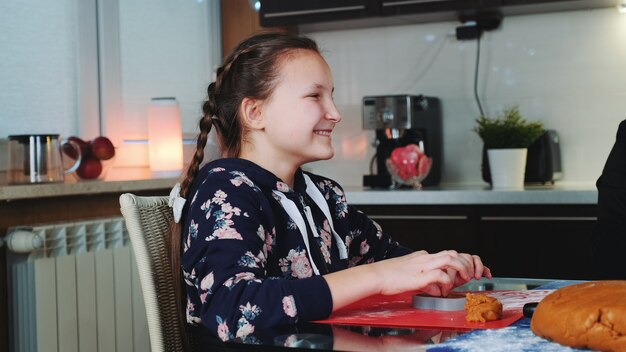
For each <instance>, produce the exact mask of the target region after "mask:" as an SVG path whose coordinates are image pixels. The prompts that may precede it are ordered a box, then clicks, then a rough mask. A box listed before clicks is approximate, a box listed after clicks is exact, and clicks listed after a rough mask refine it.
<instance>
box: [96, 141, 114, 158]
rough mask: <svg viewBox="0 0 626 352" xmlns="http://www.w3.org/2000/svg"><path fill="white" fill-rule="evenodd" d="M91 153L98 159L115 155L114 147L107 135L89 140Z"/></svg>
mask: <svg viewBox="0 0 626 352" xmlns="http://www.w3.org/2000/svg"><path fill="white" fill-rule="evenodd" d="M91 154H92V155H93V156H94V157H96V158H98V159H100V160H109V159H111V158H112V157H113V156H115V147H113V143H112V142H111V140H110V139H108V138H107V137H104V136H100V137H96V138H95V139H94V140H93V141H91Z"/></svg>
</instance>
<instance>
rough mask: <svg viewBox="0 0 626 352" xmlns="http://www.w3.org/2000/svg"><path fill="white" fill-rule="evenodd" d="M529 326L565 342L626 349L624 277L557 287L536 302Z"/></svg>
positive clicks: (616, 349)
mask: <svg viewBox="0 0 626 352" xmlns="http://www.w3.org/2000/svg"><path fill="white" fill-rule="evenodd" d="M530 328H531V329H532V331H533V332H534V333H535V334H536V335H538V336H541V337H545V338H547V339H550V340H553V341H555V342H558V343H560V344H562V345H566V346H571V347H579V348H580V347H582V348H585V347H586V348H590V349H595V350H601V351H626V281H593V282H586V283H583V284H577V285H572V286H567V287H563V288H560V289H558V290H556V291H554V292H552V293H551V294H549V295H548V296H546V298H544V299H543V300H542V301H541V302H540V303H539V305H537V308H536V309H535V313H534V314H533V318H532V320H531V323H530Z"/></svg>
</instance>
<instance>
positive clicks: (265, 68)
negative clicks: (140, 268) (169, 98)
mask: <svg viewBox="0 0 626 352" xmlns="http://www.w3.org/2000/svg"><path fill="white" fill-rule="evenodd" d="M298 49H304V50H312V51H315V52H317V53H319V48H318V46H317V44H316V43H315V41H313V40H311V39H309V38H306V37H299V36H295V35H291V34H285V33H278V32H261V33H257V34H255V35H252V36H251V37H249V38H247V39H245V40H244V41H242V42H241V43H240V44H239V45H238V46H237V47H236V48H235V49H234V50H233V52H231V53H230V55H228V57H226V59H225V60H224V63H223V65H222V66H221V67H219V68H218V69H217V72H216V78H215V82H212V83H211V84H209V87H208V88H207V95H208V97H207V100H206V101H205V102H204V104H203V105H202V111H203V116H202V118H201V119H200V122H199V127H200V134H199V135H198V138H197V143H196V152H195V153H194V156H193V158H192V160H191V163H190V164H189V167H188V168H187V172H186V174H185V178H184V179H183V181H182V183H181V190H180V195H181V196H182V197H183V198H188V196H189V188H190V186H191V184H192V183H193V180H194V178H195V177H196V175H197V173H198V171H199V170H200V164H201V163H202V161H203V160H204V148H205V146H206V143H207V139H208V136H209V132H210V131H211V128H212V126H215V130H216V132H217V133H216V134H217V137H218V142H219V145H220V149H221V150H220V152H221V155H222V156H225V157H237V156H239V154H240V152H241V144H242V141H243V138H244V136H245V132H246V131H245V129H244V126H243V124H242V122H241V120H240V118H239V114H238V111H239V106H240V105H241V102H242V101H243V99H244V98H246V97H249V98H254V99H261V100H263V99H268V98H269V97H270V96H271V94H272V91H273V90H274V88H275V86H276V84H277V80H278V76H279V73H280V72H279V71H280V64H281V62H282V61H281V60H282V59H283V58H284V57H286V56H285V55H286V54H288V53H289V52H291V51H292V50H298ZM180 244H181V229H180V226H174V229H173V231H172V238H171V257H172V271H173V274H174V283H175V285H176V286H175V287H176V290H177V292H176V296H177V299H178V300H179V302H180V303H181V309H180V319H181V321H183V322H184V312H185V307H186V297H185V295H184V294H183V293H184V286H183V283H182V280H181V276H182V275H181V274H182V273H181V268H180V256H181V250H180Z"/></svg>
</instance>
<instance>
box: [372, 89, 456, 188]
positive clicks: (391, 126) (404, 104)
mask: <svg viewBox="0 0 626 352" xmlns="http://www.w3.org/2000/svg"><path fill="white" fill-rule="evenodd" d="M363 129H366V130H375V131H376V139H375V140H374V143H373V146H374V147H375V148H376V154H375V155H374V157H373V158H372V160H371V162H370V174H369V175H364V176H363V186H365V187H370V188H390V187H391V186H392V182H391V176H390V175H389V172H388V171H387V167H386V166H385V161H386V160H387V158H388V157H389V156H390V155H391V152H392V151H393V150H394V149H395V148H396V147H403V146H406V145H407V144H411V143H414V144H417V145H418V146H419V147H420V149H422V151H423V152H424V153H425V154H426V155H427V156H428V157H430V158H432V167H431V170H430V173H429V174H428V176H427V177H426V178H425V179H424V181H422V185H424V186H435V185H438V184H439V182H440V181H441V170H442V165H443V140H442V126H441V104H440V102H439V99H438V98H434V97H425V96H423V95H417V96H415V95H406V94H405V95H382V96H367V97H363Z"/></svg>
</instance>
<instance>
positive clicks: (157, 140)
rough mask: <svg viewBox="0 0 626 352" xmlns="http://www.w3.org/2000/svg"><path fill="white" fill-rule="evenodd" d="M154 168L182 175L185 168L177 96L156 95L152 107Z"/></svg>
mask: <svg viewBox="0 0 626 352" xmlns="http://www.w3.org/2000/svg"><path fill="white" fill-rule="evenodd" d="M148 142H149V149H148V152H149V156H150V171H152V174H153V175H154V176H158V177H178V176H180V173H181V171H182V168H183V133H182V128H181V124H180V108H179V106H178V102H177V101H176V98H169V97H168V98H152V100H151V102H150V106H149V108H148Z"/></svg>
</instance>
